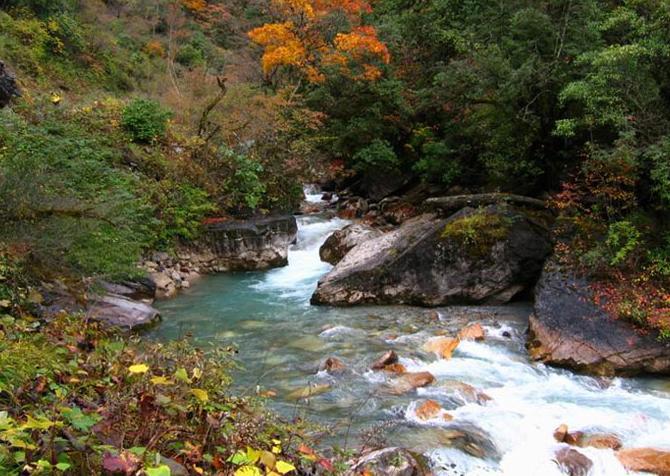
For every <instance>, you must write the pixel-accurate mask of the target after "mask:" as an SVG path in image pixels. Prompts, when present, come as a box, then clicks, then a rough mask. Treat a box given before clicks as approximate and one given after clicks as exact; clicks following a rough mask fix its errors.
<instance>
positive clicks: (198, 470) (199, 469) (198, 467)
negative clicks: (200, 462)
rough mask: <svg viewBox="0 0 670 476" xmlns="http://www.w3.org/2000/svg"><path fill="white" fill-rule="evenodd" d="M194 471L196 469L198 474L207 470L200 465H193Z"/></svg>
mask: <svg viewBox="0 0 670 476" xmlns="http://www.w3.org/2000/svg"><path fill="white" fill-rule="evenodd" d="M193 471H195V472H196V473H198V474H205V470H204V469H202V468H201V467H200V466H196V465H193Z"/></svg>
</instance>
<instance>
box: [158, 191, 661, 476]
mask: <svg viewBox="0 0 670 476" xmlns="http://www.w3.org/2000/svg"><path fill="white" fill-rule="evenodd" d="M308 200H310V201H311V202H314V203H316V202H318V201H319V200H320V194H318V195H317V194H316V193H313V194H310V195H308ZM298 223H299V232H298V240H297V243H296V244H295V245H294V246H293V247H292V248H291V249H290V252H289V265H288V266H286V267H284V268H279V269H275V270H271V271H268V272H265V273H237V274H230V275H221V276H212V277H209V278H205V279H203V281H202V282H201V283H198V284H197V285H196V286H195V287H194V288H193V289H191V290H188V291H187V292H185V293H184V294H183V295H181V296H180V297H178V298H177V299H175V300H172V301H166V302H164V303H163V304H161V311H162V313H163V316H164V323H163V324H162V325H161V327H160V329H159V330H158V331H157V334H158V336H159V337H160V338H174V337H176V336H177V335H178V334H179V333H182V332H183V331H184V330H188V331H189V332H191V333H193V335H194V337H195V338H196V339H201V340H202V341H203V342H211V343H213V344H216V343H229V342H231V341H232V342H234V343H236V344H237V345H238V346H239V348H240V356H239V358H240V361H241V363H242V364H243V365H244V367H245V372H244V373H242V374H241V376H240V377H239V378H240V379H241V385H244V386H246V387H247V388H252V387H255V386H259V387H261V388H271V389H275V390H277V392H278V397H277V399H276V400H274V401H272V402H271V403H270V404H271V405H272V406H273V408H275V409H276V410H277V411H279V412H281V413H283V414H285V415H288V416H291V415H294V414H295V412H296V406H295V403H294V402H293V401H291V400H290V399H288V398H285V397H286V395H287V394H288V393H290V391H292V390H295V389H296V388H300V387H302V386H304V385H307V384H321V385H323V384H326V383H327V384H330V385H331V389H330V391H329V392H326V393H324V394H323V395H319V396H317V397H314V398H312V399H311V400H310V401H309V402H308V403H306V404H305V405H304V407H302V408H301V412H303V413H304V415H305V416H306V417H308V418H311V419H314V420H316V421H318V422H320V423H322V424H324V425H330V426H332V427H333V429H334V432H335V436H334V437H333V439H332V441H335V442H336V443H339V444H344V443H349V444H351V441H347V440H346V433H347V432H348V431H350V432H352V433H354V432H359V433H360V432H361V431H363V430H365V429H367V428H370V427H375V426H378V425H380V424H382V423H383V424H385V425H388V429H387V430H384V431H383V433H385V435H384V436H385V438H386V443H387V444H389V445H397V446H406V447H410V448H413V449H415V450H418V451H421V452H423V453H424V454H425V455H426V456H428V457H429V458H430V460H431V461H432V463H433V464H434V466H435V470H436V473H437V474H443V475H468V476H470V475H472V476H476V475H509V476H526V475H527V476H552V475H561V474H565V473H561V472H560V470H559V468H558V466H557V465H556V463H555V462H554V461H553V459H554V454H555V452H556V450H557V449H559V448H561V446H562V445H563V444H559V443H557V442H556V441H555V440H554V438H553V431H554V429H555V428H556V427H558V426H559V425H560V424H562V423H565V424H567V425H568V426H569V428H570V430H571V431H575V430H584V429H595V430H598V431H602V432H607V433H615V434H616V435H618V436H619V437H620V438H621V439H622V441H623V444H624V447H646V446H651V447H657V448H665V449H670V382H668V380H661V379H623V378H616V379H613V380H603V379H596V378H590V377H586V376H579V375H575V374H573V373H571V372H569V371H566V370H560V369H553V368H549V367H546V366H544V365H541V364H536V363H532V362H530V361H529V359H528V356H527V354H526V351H525V348H524V343H525V329H526V326H527V317H528V315H529V313H530V312H531V307H530V305H527V304H516V305H510V306H504V307H491V308H488V307H450V308H441V309H439V315H440V320H439V321H435V320H434V319H431V318H430V317H429V315H430V311H429V310H426V309H419V308H412V307H403V306H394V307H361V308H348V309H333V308H321V307H313V306H310V305H309V298H310V295H311V293H312V292H313V290H314V288H315V286H316V282H317V280H318V279H319V278H320V277H321V276H322V275H323V274H324V273H326V272H328V270H329V269H330V266H329V265H328V264H326V263H323V262H321V261H320V259H319V255H318V250H319V247H320V245H321V244H322V243H323V241H324V240H325V239H326V238H327V236H328V235H329V234H330V233H332V232H333V231H334V230H336V229H339V228H341V227H343V226H344V225H345V224H346V223H347V222H346V221H343V220H340V219H337V218H331V219H327V218H323V217H320V216H316V215H310V216H304V217H299V218H298ZM469 322H480V323H482V325H483V326H484V327H485V329H486V331H487V338H486V339H485V341H483V342H466V341H464V342H462V343H461V344H460V345H459V347H458V348H457V349H456V351H455V353H454V356H453V358H452V359H450V360H438V359H436V358H435V357H434V356H432V355H429V354H426V353H425V352H423V351H422V350H421V347H422V345H423V343H424V342H426V340H428V339H429V338H430V337H431V336H433V335H435V333H436V332H439V331H444V330H447V331H449V332H456V331H457V330H458V329H459V328H461V327H462V326H463V325H465V324H467V323H469ZM387 349H394V350H395V351H396V352H397V353H398V354H399V355H400V356H401V363H402V364H404V365H405V366H406V367H407V369H408V370H409V371H412V372H414V371H429V372H431V373H432V374H433V375H434V376H435V377H436V378H437V382H436V383H435V384H433V385H431V386H429V387H426V388H423V389H419V390H418V391H417V392H415V393H413V394H409V395H404V396H389V395H385V394H382V393H381V392H379V391H378V388H379V385H380V384H382V383H384V381H385V380H387V379H388V378H389V376H387V375H385V374H384V373H383V372H382V373H380V372H372V371H370V370H368V368H369V365H370V363H371V362H372V361H373V360H374V359H375V358H376V357H377V356H379V355H380V354H381V353H382V352H383V351H384V350H387ZM328 356H337V357H338V358H340V359H341V360H342V361H344V362H345V363H346V365H347V366H348V368H349V369H350V372H348V373H346V374H344V375H342V376H330V375H328V374H326V373H325V372H317V368H318V365H319V363H320V362H321V361H323V360H324V359H325V358H326V357H328ZM454 380H457V381H460V382H464V383H467V384H470V385H472V386H474V387H476V388H478V389H480V390H482V391H483V392H485V393H486V394H487V395H489V396H490V397H491V400H490V401H486V402H484V403H483V404H479V403H476V402H468V401H466V400H465V399H463V398H459V397H458V395H456V396H455V395H454V392H453V389H450V388H448V387H445V386H444V383H445V382H446V381H454ZM426 399H433V400H437V401H438V402H440V403H441V404H442V406H443V407H444V408H445V410H446V411H447V412H449V414H451V415H452V416H453V417H454V419H453V421H445V420H444V419H442V418H439V417H438V418H435V419H433V420H428V421H423V420H421V419H419V418H417V417H416V414H415V412H414V409H415V408H416V406H417V405H418V404H419V403H420V402H422V401H424V400H426ZM464 423H466V424H468V425H474V426H476V427H478V428H479V429H481V430H483V432H484V433H485V434H488V435H489V436H490V439H491V440H492V442H493V444H494V446H495V447H496V448H497V452H495V453H496V454H494V455H489V457H488V458H487V459H486V458H485V459H481V458H476V457H473V456H470V455H468V454H467V453H466V452H464V451H463V450H462V448H458V447H456V446H453V445H449V443H448V440H445V439H444V438H443V432H444V431H445V430H447V429H449V428H458V427H459V425H462V424H464ZM350 427H351V428H350ZM358 441H360V439H359V440H358ZM445 441H446V443H445ZM579 451H580V452H582V453H583V454H584V455H586V456H588V457H589V458H590V459H591V460H592V461H593V463H594V465H593V469H592V471H591V472H590V473H589V474H591V475H594V476H599V475H603V476H604V475H607V476H617V475H626V474H629V473H627V472H626V471H625V470H624V468H623V467H622V466H621V464H620V463H619V461H618V460H617V459H616V457H615V456H614V453H613V451H612V450H600V449H594V448H580V449H579Z"/></svg>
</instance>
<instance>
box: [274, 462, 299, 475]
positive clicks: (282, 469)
mask: <svg viewBox="0 0 670 476" xmlns="http://www.w3.org/2000/svg"><path fill="white" fill-rule="evenodd" d="M276 470H277V472H279V474H288V473H290V472H291V471H295V466H293V465H292V464H291V463H287V462H286V461H277V466H276Z"/></svg>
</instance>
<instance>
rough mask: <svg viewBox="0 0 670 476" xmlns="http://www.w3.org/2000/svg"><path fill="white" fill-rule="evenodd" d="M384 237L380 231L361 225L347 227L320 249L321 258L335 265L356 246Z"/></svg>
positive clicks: (335, 234)
mask: <svg viewBox="0 0 670 476" xmlns="http://www.w3.org/2000/svg"><path fill="white" fill-rule="evenodd" d="M382 235H383V233H382V232H381V231H380V230H377V229H375V228H372V227H371V226H367V225H361V224H354V225H347V226H345V227H344V228H342V229H341V230H337V231H336V232H335V233H333V234H332V235H330V236H329V237H328V239H327V240H326V241H325V242H324V243H323V245H321V248H320V249H319V256H320V257H321V261H325V262H326V263H330V264H332V265H335V264H337V263H339V262H340V261H341V260H342V258H344V256H345V255H346V254H347V253H349V251H351V249H352V248H353V247H354V246H356V245H359V244H361V243H363V242H364V241H367V240H371V239H373V238H378V237H380V236H382Z"/></svg>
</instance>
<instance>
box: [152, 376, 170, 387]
mask: <svg viewBox="0 0 670 476" xmlns="http://www.w3.org/2000/svg"><path fill="white" fill-rule="evenodd" d="M151 383H153V384H154V385H172V380H170V379H168V378H167V377H163V376H156V377H151Z"/></svg>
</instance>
